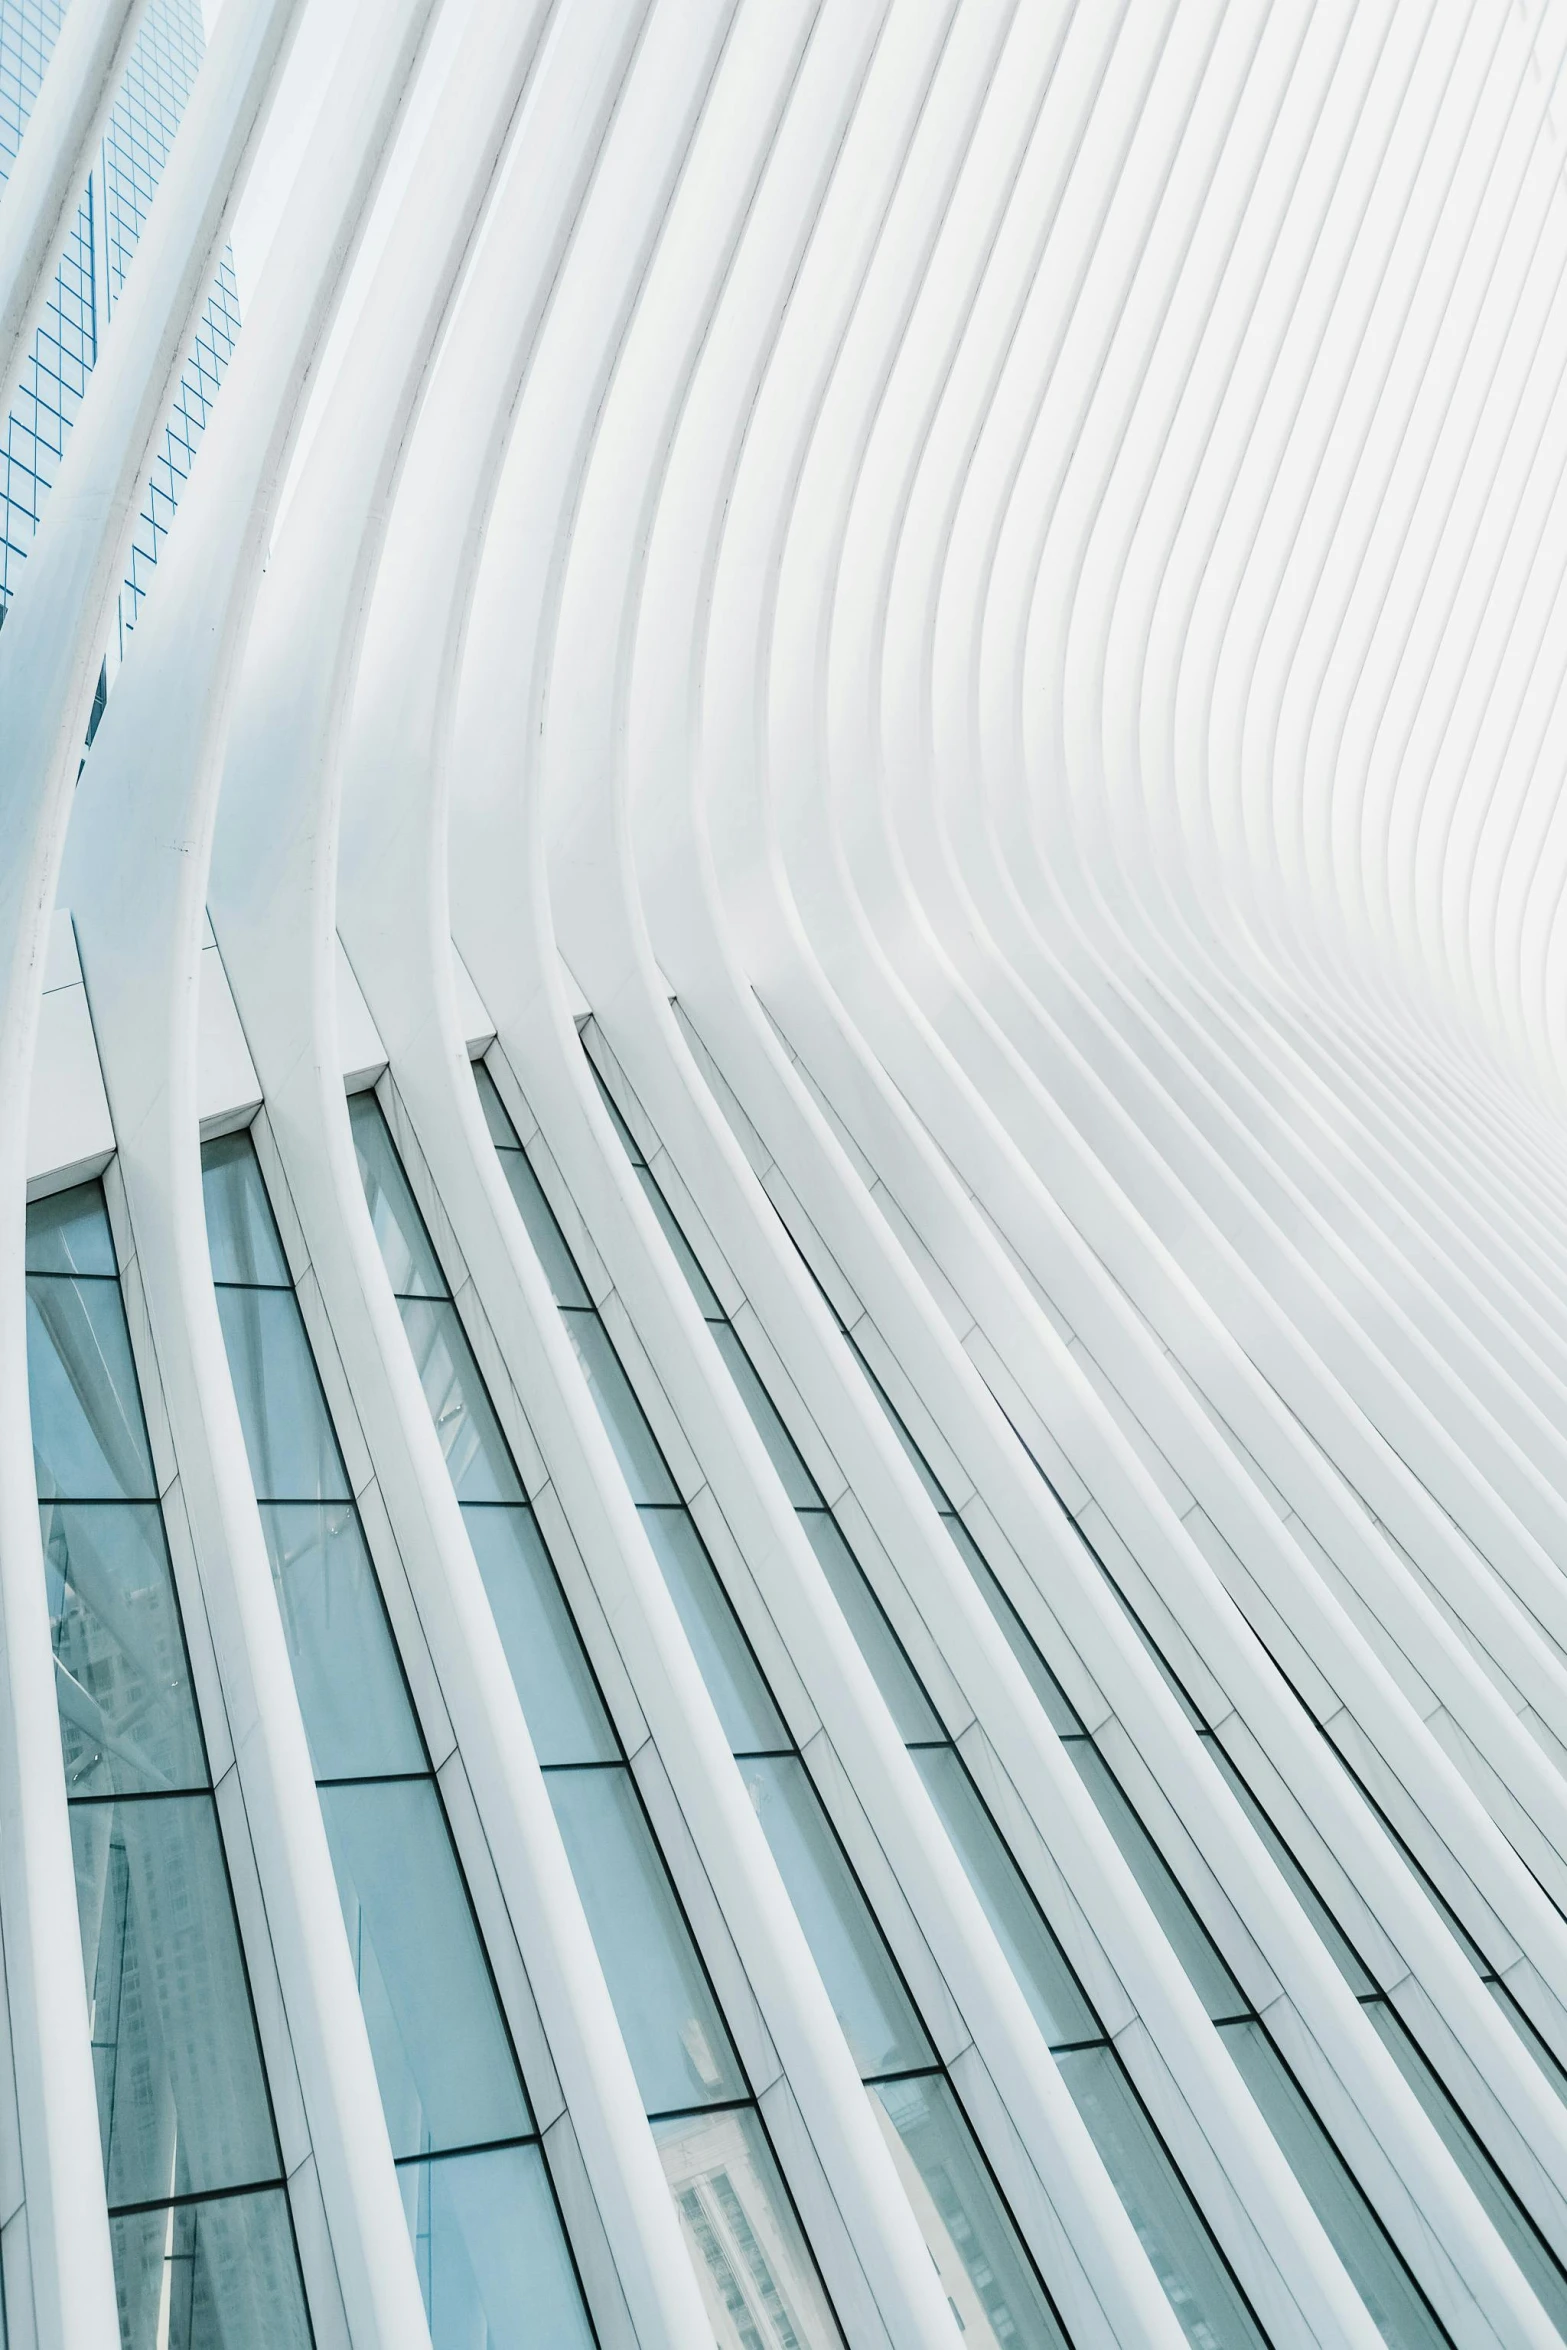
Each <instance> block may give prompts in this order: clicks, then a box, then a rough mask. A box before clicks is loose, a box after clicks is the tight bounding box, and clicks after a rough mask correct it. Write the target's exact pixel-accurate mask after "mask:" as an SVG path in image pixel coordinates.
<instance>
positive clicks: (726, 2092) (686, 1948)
mask: <svg viewBox="0 0 1567 2350" xmlns="http://www.w3.org/2000/svg"><path fill="white" fill-rule="evenodd" d="M547 1785H548V1787H549V1791H550V1799H551V1801H552V1802H553V1804H554V1806H555V1817H556V1818H557V1819H558V1820H559V1822H560V1832H561V1836H562V1838H563V1839H564V1842H565V1846H566V1854H567V1858H568V1859H569V1860H570V1862H571V1873H572V1875H573V1876H574V1877H575V1878H576V1880H577V1891H578V1892H579V1893H580V1894H581V1896H582V1906H583V1908H584V1910H585V1911H586V1912H587V1919H588V1924H589V1926H590V1927H591V1929H592V1933H593V1940H594V1943H595V1944H596V1946H597V1949H598V1954H599V1963H600V1965H601V1966H602V1967H603V1969H604V1979H605V1981H606V1982H607V1983H608V1985H609V1994H610V1997H611V1999H612V2000H613V2001H614V2003H615V2014H616V2017H617V2018H618V2020H619V2023H620V2029H621V2032H622V2034H623V2036H624V2038H625V2043H626V2050H627V2053H628V2054H629V2056H630V2058H631V2065H632V2070H633V2071H634V2072H635V2074H636V2077H637V2087H638V2089H639V2090H640V2091H641V2093H642V2101H643V2103H644V2105H645V2106H646V2108H647V2110H648V2112H649V2113H669V2112H674V2111H677V2110H678V2109H679V2108H680V2107H681V2106H687V2105H707V2104H711V2103H714V2102H716V2101H717V2100H718V2099H720V2098H728V2097H744V2096H745V2095H746V2093H747V2092H746V2086H745V2081H744V2078H743V2076H742V2074H741V2071H740V2065H739V2060H738V2059H737V2058H736V2056H735V2053H734V2050H733V2049H732V2048H731V2047H730V2044H729V2035H728V2033H727V2032H726V2031H725V2029H724V2025H723V2021H722V2019H721V2017H720V2016H719V2013H718V2008H717V2005H716V2003H715V2001H714V1999H713V1994H712V1992H711V1991H710V1990H709V1989H708V1985H707V1978H706V1976H705V1975H704V1974H703V1972H702V1969H701V1965H700V1963H699V1962H698V1959H697V1955H696V1949H695V1946H694V1945H693V1943H692V1940H691V1935H690V1932H689V1930H688V1928H687V1926H686V1922H685V1919H684V1918H683V1917H682V1916H681V1914H680V1909H679V1906H678V1904H677V1903H676V1900H675V1896H674V1892H673V1889H672V1888H671V1886H670V1883H669V1879H668V1877H667V1876H666V1875H665V1874H664V1868H663V1864H662V1862H661V1861H660V1859H659V1856H658V1853H657V1852H656V1850H655V1849H654V1845H653V1839H652V1837H651V1835H650V1834H649V1832H648V1825H647V1821H646V1819H645V1818H644V1817H643V1814H642V1807H641V1805H640V1804H639V1803H638V1801H637V1798H636V1795H635V1793H634V1791H633V1789H632V1787H631V1784H630V1774H629V1773H628V1772H627V1771H624V1770H604V1771H552V1772H551V1773H550V1775H549V1779H548V1781H547Z"/></svg>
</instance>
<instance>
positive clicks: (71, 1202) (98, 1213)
mask: <svg viewBox="0 0 1567 2350" xmlns="http://www.w3.org/2000/svg"><path fill="white" fill-rule="evenodd" d="M27 1270H28V1271H29V1273H114V1272H117V1271H118V1270H119V1268H118V1267H117V1266H116V1264H115V1262H114V1242H113V1241H112V1239H111V1238H110V1236H109V1217H108V1211H107V1210H106V1209H105V1207H104V1204H103V1186H102V1184H101V1183H77V1184H73V1186H72V1187H71V1189H70V1190H69V1191H56V1192H54V1193H52V1194H51V1195H50V1197H49V1198H48V1199H40V1200H34V1202H33V1204H32V1206H31V1207H30V1208H29V1209H28V1211H27Z"/></svg>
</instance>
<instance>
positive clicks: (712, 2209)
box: [653, 2109, 843, 2350]
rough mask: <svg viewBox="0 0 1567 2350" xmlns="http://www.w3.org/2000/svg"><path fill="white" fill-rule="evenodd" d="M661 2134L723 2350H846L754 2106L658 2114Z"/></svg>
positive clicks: (656, 2135)
mask: <svg viewBox="0 0 1567 2350" xmlns="http://www.w3.org/2000/svg"><path fill="white" fill-rule="evenodd" d="M653 2140H654V2143H655V2145H656V2146H657V2148H658V2158H659V2160H660V2162H661V2163H662V2164H663V2166H664V2176H665V2178H666V2179H667V2180H668V2181H669V2191H670V2194H671V2195H672V2196H673V2198H674V2204H675V2209H676V2211H677V2212H678V2213H679V2215H680V2226H681V2232H682V2233H683V2235H684V2237H685V2242H686V2251H687V2252H688V2254H689V2255H690V2260H691V2266H692V2268H693V2269H694V2270H695V2271H696V2279H697V2283H698V2285H699V2287H700V2288H701V2293H702V2299H703V2301H704V2302H705V2303H706V2305H707V2315H708V2321H709V2323H710V2325H711V2327H712V2331H713V2338H714V2339H715V2341H718V2342H721V2343H723V2344H724V2345H725V2350H843V2336H842V2335H841V2334H840V2333H839V2331H838V2327H837V2324H836V2322H835V2320H834V2318H833V2314H832V2310H831V2308H830V2306H829V2304H828V2300H827V2296H826V2294H825V2293H824V2292H823V2291H822V2282H821V2278H820V2277H819V2276H818V2275H817V2273H816V2269H815V2265H814V2263H813V2262H812V2259H811V2255H810V2252H809V2251H808V2249H807V2247H806V2243H805V2239H804V2237H803V2236H802V2235H801V2233H800V2223H799V2221H798V2220H797V2219H796V2218H795V2215H794V2211H793V2208H792V2206H791V2205H790V2202H789V2197H788V2194H787V2192H786V2191H785V2188H784V2183H783V2180H782V2179H781V2178H780V2177H779V2175H778V2165H777V2163H776V2162H775V2161H774V2160H773V2152H772V2148H771V2147H770V2146H769V2145H768V2143H767V2140H766V2138H765V2137H764V2136H763V2133H762V2126H761V2123H760V2122H759V2121H758V2120H757V2117H756V2115H755V2113H754V2112H753V2111H751V2110H749V2109H742V2110H741V2111H739V2112H735V2111H734V2110H732V2109H731V2110H730V2111H729V2112H727V2113H705V2114H695V2115H689V2114H688V2115H684V2116H682V2118H681V2119H680V2120H678V2121H663V2122H655V2123H654V2125H653Z"/></svg>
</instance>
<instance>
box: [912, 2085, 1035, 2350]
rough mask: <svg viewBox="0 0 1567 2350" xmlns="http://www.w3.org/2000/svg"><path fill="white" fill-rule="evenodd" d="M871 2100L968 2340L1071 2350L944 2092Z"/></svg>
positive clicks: (918, 2088)
mask: <svg viewBox="0 0 1567 2350" xmlns="http://www.w3.org/2000/svg"><path fill="white" fill-rule="evenodd" d="M871 2097H872V2100H873V2107H874V2110H875V2111H876V2112H877V2114H878V2118H879V2119H880V2120H881V2122H882V2129H883V2135H884V2136H885V2137H886V2139H887V2143H888V2145H889V2146H890V2147H891V2149H892V2156H893V2160H894V2162H895V2163H896V2164H897V2166H898V2170H899V2173H900V2175H901V2177H902V2179H903V2184H904V2186H905V2188H906V2189H907V2190H908V2197H909V2201H910V2202H911V2203H912V2204H913V2206H914V2210H915V2214H916V2216H917V2217H918V2219H919V2222H920V2232H921V2234H922V2235H923V2236H924V2238H925V2241H926V2243H927V2245H928V2246H929V2247H930V2255H931V2258H932V2259H933V2260H934V2261H935V2263H936V2268H937V2272H938V2273H939V2275H940V2277H941V2282H942V2285H943V2287H944V2289H945V2291H946V2295H947V2299H948V2300H949V2301H950V2303H951V2305H952V2308H953V2310H954V2311H955V2313H956V2315H957V2320H958V2324H959V2327H960V2328H961V2330H962V2334H963V2338H964V2341H965V2342H966V2343H970V2342H971V2343H974V2344H975V2345H976V2346H983V2350H1010V2346H1011V2345H1014V2344H1016V2345H1025V2344H1026V2345H1027V2350H1066V2338H1065V2336H1064V2335H1063V2334H1062V2332H1061V2329H1060V2327H1059V2326H1058V2325H1057V2323H1056V2320H1055V2315H1054V2312H1053V2311H1052V2310H1051V2307H1050V2304H1049V2302H1048V2301H1047V2300H1046V2298H1045V2296H1044V2293H1043V2291H1042V2290H1041V2288H1040V2285H1039V2281H1038V2279H1037V2278H1036V2277H1035V2275H1034V2272H1033V2269H1032V2267H1031V2265H1030V2264H1029V2261H1028V2259H1027V2257H1026V2255H1025V2253H1024V2251H1023V2247H1022V2245H1021V2243H1020V2242H1019V2240H1018V2235H1017V2230H1016V2229H1015V2228H1014V2227H1013V2225H1012V2222H1011V2219H1010V2218H1009V2217H1008V2215H1007V2212H1006V2209H1005V2206H1004V2205H1003V2204H1002V2202H1001V2199H1000V2197H999V2196H998V2195H997V2193H996V2188H995V2183H994V2181H993V2180H992V2178H991V2176H990V2173H989V2171H988V2169H987V2168H986V2167H985V2164H984V2163H983V2161H982V2160H981V2159H980V2156H979V2153H978V2151H977V2149H976V2147H975V2145H974V2140H973V2137H972V2134H971V2133H970V2130H969V2126H968V2123H967V2122H966V2121H965V2119H964V2117H963V2115H962V2113H961V2112H960V2111H959V2109H958V2106H957V2103H956V2101H955V2099H954V2098H953V2095H952V2092H951V2090H950V2089H949V2088H948V2087H947V2085H946V2083H945V2082H944V2081H939V2080H932V2079H929V2078H925V2079H922V2080H914V2081H886V2082H883V2083H882V2085H881V2086H880V2087H879V2088H877V2089H873V2090H872V2091H871Z"/></svg>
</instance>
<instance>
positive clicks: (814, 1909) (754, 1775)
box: [740, 1755, 936, 2075]
mask: <svg viewBox="0 0 1567 2350" xmlns="http://www.w3.org/2000/svg"><path fill="white" fill-rule="evenodd" d="M740 1771H741V1776H742V1778H743V1779H744V1780H745V1786H746V1793H747V1794H748V1795H749V1796H750V1798H751V1801H752V1803H753V1805H754V1806H755V1809H756V1816H757V1818H758V1819H759V1820H760V1821H761V1823H762V1826H763V1828H764V1829H765V1830H766V1834H767V1841H768V1843H769V1844H770V1845H771V1847H772V1853H773V1858H774V1860H776V1861H777V1863H778V1873H779V1875H780V1876H781V1877H782V1878H783V1881H784V1883H785V1885H786V1886H787V1887H788V1891H789V1899H790V1900H791V1901H792V1902H793V1904H794V1912H795V1915H796V1917H797V1918H798V1919H799V1921H800V1924H801V1927H802V1928H803V1930H804V1933H805V1939H806V1941H807V1942H808V1943H809V1944H810V1947H811V1956H812V1957H813V1958H814V1959H815V1961H816V1965H817V1969H818V1971H819V1972H820V1975H821V1978H822V1981H823V1983H824V1984H825V1985H826V1987H827V1996H828V1998H829V1999H830V2000H831V2001H832V2003H833V2007H834V2010H835V2011H836V2014H837V2017H838V2021H839V2023H840V2024H842V2026H843V2031H844V2037H845V2039H846V2040H847V2041H848V2043H849V2047H850V2049H851V2051H852V2053H853V2056H854V2061H855V2064H856V2066H857V2067H858V2069H859V2071H860V2073H861V2074H862V2075H864V2074H870V2073H892V2072H910V2071H913V2070H914V2069H915V2067H917V2066H919V2065H924V2064H934V2063H935V2061H936V2057H935V2052H934V2050H933V2049H932V2047H931V2045H930V2042H929V2041H928V2040H927V2039H926V2037H925V2033H924V2030H923V2028H922V2026H921V2024H920V2020H919V2018H918V2016H917V2015H916V2014H915V2012H914V2008H913V2006H912V2004H911V2002H910V1999H909V1995H908V1993H907V1992H906V1991H905V1989H904V1988H903V1984H902V1982H901V1980H900V1979H899V1976H898V1971H897V1969H896V1967H895V1966H894V1965H893V1963H892V1956H891V1953H890V1952H889V1950H888V1948H887V1945H886V1943H885V1942H884V1941H883V1940H882V1938H881V1934H880V1932H879V1930H878V1928H877V1926H876V1922H875V1920H874V1919H873V1917H872V1916H871V1913H870V1909H869V1907H868V1905H867V1903H866V1899H865V1896H864V1894H863V1893H862V1892H861V1891H860V1888H859V1885H858V1884H857V1883H856V1881H855V1877H854V1873H853V1871H852V1870H851V1869H850V1867H849V1864H848V1862H847V1860H846V1859H845V1858H844V1855H843V1849H842V1847H841V1846H840V1844H839V1843H838V1840H837V1838H836V1837H835V1836H834V1834H833V1832H832V1829H831V1828H830V1827H829V1825H828V1823H827V1819H826V1816H825V1815H824V1813H823V1811H822V1807H821V1804H820V1802H819V1800H818V1798H817V1794H816V1790H815V1789H814V1787H812V1785H811V1783H810V1780H809V1779H808V1778H807V1776H806V1772H805V1765H804V1764H803V1763H802V1762H801V1761H799V1759H798V1758H797V1757H795V1756H793V1755H768V1756H762V1757H758V1758H756V1759H755V1760H752V1761H750V1762H745V1763H742V1764H741V1766H740Z"/></svg>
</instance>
